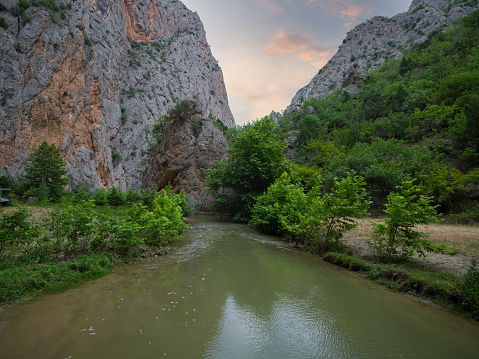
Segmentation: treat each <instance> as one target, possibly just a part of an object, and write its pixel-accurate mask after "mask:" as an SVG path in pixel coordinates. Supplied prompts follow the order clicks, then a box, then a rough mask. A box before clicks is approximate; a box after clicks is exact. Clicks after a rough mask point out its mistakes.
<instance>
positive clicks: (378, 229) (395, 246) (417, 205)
mask: <svg viewBox="0 0 479 359" xmlns="http://www.w3.org/2000/svg"><path fill="white" fill-rule="evenodd" d="M413 182H414V181H413V180H410V179H408V180H405V181H403V183H402V184H401V185H400V186H399V188H398V189H399V192H396V193H391V194H389V196H388V203H387V204H386V209H385V210H384V212H385V213H386V216H387V217H386V219H385V221H384V223H372V225H373V236H372V238H371V240H370V241H369V245H370V246H371V247H372V248H373V249H374V250H375V251H376V253H377V254H378V255H379V256H380V257H383V258H384V259H385V260H386V261H387V262H390V261H391V260H393V259H400V258H410V257H412V256H413V255H414V254H415V253H418V254H419V256H423V257H424V256H425V252H440V251H442V250H443V249H444V248H442V247H439V246H435V245H434V244H433V243H431V242H430V241H428V240H427V239H426V237H427V233H424V232H419V231H416V230H415V227H416V226H417V225H418V224H428V223H432V222H435V221H437V214H436V210H435V206H432V205H431V204H430V202H431V198H430V197H426V196H423V195H420V194H419V188H418V187H417V186H415V185H414V184H413Z"/></svg>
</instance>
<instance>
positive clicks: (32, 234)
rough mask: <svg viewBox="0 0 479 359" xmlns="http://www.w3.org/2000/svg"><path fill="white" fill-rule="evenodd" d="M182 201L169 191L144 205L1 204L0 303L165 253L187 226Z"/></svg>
mask: <svg viewBox="0 0 479 359" xmlns="http://www.w3.org/2000/svg"><path fill="white" fill-rule="evenodd" d="M114 195H115V196H117V195H118V193H117V194H114ZM150 197H151V198H150ZM184 205H185V196H184V195H183V194H179V195H177V194H172V193H171V192H170V191H169V190H168V189H166V190H163V191H161V192H160V193H155V194H154V196H150V194H148V198H147V201H146V203H143V202H142V201H141V198H138V200H137V201H132V202H131V203H123V204H122V205H121V206H110V205H107V204H106V203H105V204H103V205H96V204H95V202H94V200H93V199H86V200H85V199H82V200H79V201H71V200H68V201H65V202H63V203H61V204H55V205H41V206H40V205H38V206H30V207H25V206H15V207H8V208H3V209H2V212H1V213H0V305H5V304H9V303H12V302H14V301H17V300H19V299H22V298H25V297H27V296H32V295H35V294H37V293H39V292H56V291H59V290H64V289H67V288H70V287H73V286H75V285H78V284H79V283H83V282H85V281H87V280H90V279H93V278H98V277H100V276H103V275H105V274H108V273H110V272H111V270H112V268H113V267H114V266H115V265H118V264H120V263H123V262H128V261H131V260H134V259H136V258H139V257H145V256H151V255H159V254H163V253H164V251H165V249H164V248H165V246H167V245H168V244H169V242H170V241H171V240H172V239H173V238H174V237H175V236H177V235H179V234H181V233H182V232H183V230H184V229H186V228H188V225H187V224H186V223H185V221H184V218H183V216H184V215H185V210H184V208H185V207H184Z"/></svg>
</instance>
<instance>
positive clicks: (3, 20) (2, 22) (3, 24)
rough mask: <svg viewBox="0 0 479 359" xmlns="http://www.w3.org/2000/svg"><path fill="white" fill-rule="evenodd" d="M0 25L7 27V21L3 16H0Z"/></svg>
mask: <svg viewBox="0 0 479 359" xmlns="http://www.w3.org/2000/svg"><path fill="white" fill-rule="evenodd" d="M0 27H2V28H4V29H8V22H7V21H6V20H5V19H4V18H3V17H0Z"/></svg>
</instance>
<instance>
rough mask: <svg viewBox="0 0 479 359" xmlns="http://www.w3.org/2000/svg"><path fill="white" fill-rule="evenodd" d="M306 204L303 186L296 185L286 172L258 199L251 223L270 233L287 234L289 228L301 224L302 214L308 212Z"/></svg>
mask: <svg viewBox="0 0 479 359" xmlns="http://www.w3.org/2000/svg"><path fill="white" fill-rule="evenodd" d="M306 202H307V199H306V194H305V193H304V190H303V188H302V187H301V185H300V184H297V183H294V182H293V181H292V179H291V176H290V175H289V174H288V173H286V172H285V173H283V174H282V175H281V177H279V178H278V179H277V180H276V181H275V182H274V183H273V184H272V185H271V186H270V187H269V188H268V192H267V193H265V194H263V195H261V196H260V197H258V199H257V201H256V203H255V205H254V207H253V211H252V213H253V216H252V219H251V221H250V222H249V223H250V224H252V225H256V226H258V227H259V228H261V229H262V230H264V231H265V232H268V233H274V234H285V233H287V232H288V231H287V226H288V225H291V224H292V223H299V221H300V218H301V214H303V213H305V212H306V211H307V205H306Z"/></svg>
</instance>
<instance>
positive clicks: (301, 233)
mask: <svg viewBox="0 0 479 359" xmlns="http://www.w3.org/2000/svg"><path fill="white" fill-rule="evenodd" d="M365 184H366V183H365V182H364V180H363V178H362V177H359V176H357V175H356V174H354V173H349V174H348V176H347V177H346V178H345V179H343V180H342V181H340V182H338V181H335V183H334V186H333V188H332V190H331V192H329V193H326V194H322V193H321V192H322V191H321V186H320V185H319V184H317V185H316V186H314V187H313V188H312V190H311V191H310V192H309V193H308V205H307V206H308V207H307V210H306V211H305V212H304V213H303V214H301V219H300V221H299V223H291V224H289V225H288V226H287V228H288V230H289V231H290V232H291V233H293V234H295V235H296V237H297V238H298V239H300V240H302V241H303V242H305V243H311V244H313V245H315V246H316V247H317V249H318V251H319V252H320V253H325V252H327V251H328V250H331V249H334V248H336V247H340V246H341V244H340V242H339V240H340V239H341V238H342V237H343V234H344V232H346V231H349V230H351V229H353V228H355V227H356V226H357V225H358V223H357V222H356V221H355V220H354V218H357V217H363V216H365V215H366V211H367V209H368V207H369V205H370V204H371V201H370V200H369V198H367V194H366V190H365V188H364V186H365Z"/></svg>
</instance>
